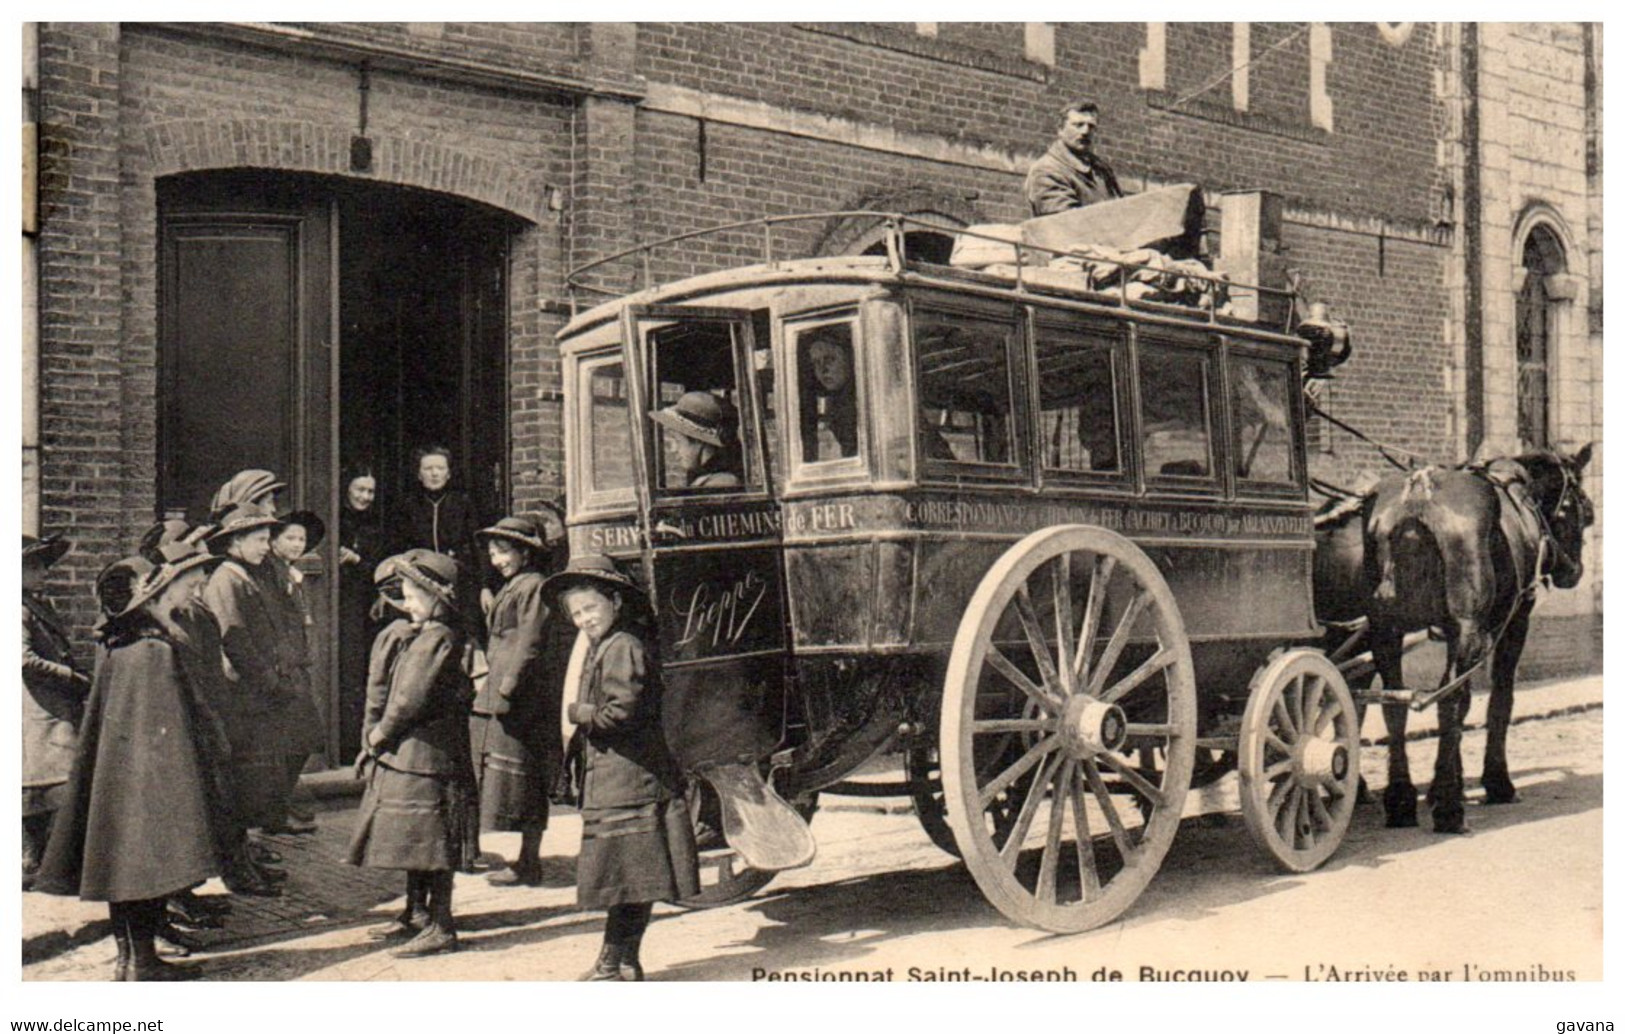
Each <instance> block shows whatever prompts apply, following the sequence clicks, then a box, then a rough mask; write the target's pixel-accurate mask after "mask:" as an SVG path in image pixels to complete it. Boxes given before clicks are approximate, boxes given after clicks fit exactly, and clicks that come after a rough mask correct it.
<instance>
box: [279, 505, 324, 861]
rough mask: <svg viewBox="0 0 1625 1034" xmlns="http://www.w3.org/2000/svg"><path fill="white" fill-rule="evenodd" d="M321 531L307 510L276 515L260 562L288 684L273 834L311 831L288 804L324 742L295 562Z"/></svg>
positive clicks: (310, 818)
mask: <svg viewBox="0 0 1625 1034" xmlns="http://www.w3.org/2000/svg"><path fill="white" fill-rule="evenodd" d="M326 534H327V525H326V523H325V522H323V521H322V519H321V518H320V517H318V516H316V515H315V514H314V513H312V512H311V511H309V510H297V511H295V512H293V513H290V514H286V515H284V516H282V517H279V518H277V523H276V524H274V525H272V527H271V552H270V553H269V554H267V556H266V558H265V563H264V565H263V567H264V569H265V571H266V573H267V574H268V575H269V576H270V579H271V581H272V582H273V583H274V584H275V585H276V587H277V590H278V591H277V593H276V594H274V597H273V598H274V599H276V601H277V606H276V608H275V611H276V614H277V617H278V625H277V635H278V647H277V666H278V668H279V670H280V671H281V672H282V677H283V680H284V681H285V682H286V683H287V684H288V685H287V691H288V698H289V699H288V704H287V707H286V709H285V710H284V712H283V715H282V719H283V728H284V731H285V733H286V739H285V742H284V747H285V749H286V751H287V753H286V754H284V755H283V760H284V763H285V764H286V769H285V771H284V775H285V777H286V778H285V782H286V784H287V794H286V798H287V800H288V802H289V803H288V809H289V810H288V811H287V812H285V813H284V815H283V818H282V821H281V822H280V823H278V824H277V826H276V827H275V832H279V833H310V832H313V831H314V830H315V829H316V826H315V825H314V819H315V816H314V815H312V814H311V813H309V812H307V811H303V810H302V809H299V808H298V807H297V806H295V805H294V803H293V795H294V790H295V789H296V788H297V787H298V784H299V773H300V772H302V771H304V767H305V761H306V759H308V758H309V757H310V755H312V754H315V753H318V752H320V751H321V750H323V749H324V748H325V747H326V746H327V742H326V739H325V737H324V736H323V729H324V728H325V726H324V723H323V722H322V717H321V713H320V712H319V711H317V710H316V703H315V700H314V698H313V697H312V695H311V694H312V691H313V690H314V688H315V682H314V680H313V678H312V674H311V669H312V666H313V660H312V657H311V652H310V651H311V645H310V628H311V625H312V624H314V619H313V618H312V616H311V607H310V600H309V599H308V597H307V594H306V591H305V574H304V572H303V571H301V570H300V569H299V567H298V561H299V559H300V558H301V557H303V556H305V555H306V554H307V553H311V552H314V551H315V549H316V547H317V546H319V545H321V543H322V539H323V538H324V537H325V536H326Z"/></svg>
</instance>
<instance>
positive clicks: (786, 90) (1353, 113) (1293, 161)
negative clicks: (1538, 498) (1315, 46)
mask: <svg viewBox="0 0 1625 1034" xmlns="http://www.w3.org/2000/svg"><path fill="white" fill-rule="evenodd" d="M870 28H871V30H872V31H871V32H870V33H869V34H868V36H867V38H868V39H870V40H872V41H873V42H858V41H856V40H855V39H853V38H851V36H849V35H835V34H832V33H833V32H835V31H836V30H835V29H834V28H830V29H829V30H828V31H815V29H814V28H812V27H807V26H798V25H794V24H789V23H774V24H765V25H715V24H705V25H695V24H669V23H656V24H643V25H640V26H639V30H638V31H639V35H638V71H639V72H641V73H642V74H643V75H644V76H646V77H647V78H648V79H649V80H650V81H651V82H661V83H672V84H676V85H679V86H686V87H690V88H694V89H704V90H708V91H713V92H716V93H721V94H727V95H730V96H736V97H744V98H748V99H751V100H758V101H763V102H767V103H770V104H775V105H781V106H783V107H786V108H791V109H799V110H806V109H810V110H816V111H821V112H826V113H830V114H835V115H840V116H842V117H846V118H851V119H854V120H858V121H867V122H876V123H879V124H882V125H887V126H895V127H897V128H898V129H902V130H906V131H909V132H918V133H935V134H940V135H943V136H946V137H951V138H954V139H959V140H964V141H968V142H975V143H985V144H989V145H992V146H994V147H999V148H1005V149H1008V150H1009V151H1011V152H1013V153H1018V154H1022V155H1027V154H1031V153H1035V152H1037V151H1039V150H1042V149H1043V147H1044V146H1046V145H1047V143H1048V140H1049V139H1050V137H1051V136H1052V135H1053V131H1054V124H1055V119H1056V113H1057V112H1058V110H1059V109H1060V108H1061V106H1062V105H1063V104H1064V103H1065V102H1066V101H1068V100H1070V99H1072V98H1073V97H1075V96H1079V95H1088V96H1093V97H1095V98H1096V99H1097V100H1099V101H1100V102H1101V104H1102V105H1103V108H1104V118H1103V125H1102V131H1101V141H1102V142H1101V149H1102V153H1104V154H1106V155H1108V156H1109V157H1110V158H1111V159H1112V160H1113V163H1114V166H1115V167H1116V168H1117V170H1118V172H1119V175H1120V176H1122V177H1125V178H1126V179H1128V180H1129V181H1130V182H1134V181H1137V180H1138V179H1141V178H1146V177H1149V178H1151V179H1154V180H1158V181H1161V182H1169V181H1174V180H1180V179H1191V180H1195V181H1197V182H1200V183H1202V184H1203V185H1204V186H1206V187H1208V188H1209V189H1213V190H1230V189H1245V188H1263V189H1269V190H1274V191H1276V192H1277V193H1281V194H1283V195H1285V196H1287V197H1288V198H1289V199H1291V200H1292V201H1293V202H1295V203H1297V204H1300V205H1305V206H1308V207H1312V208H1318V209H1322V210H1326V211H1335V212H1338V213H1340V214H1343V215H1346V216H1351V217H1386V218H1391V219H1395V220H1405V221H1411V222H1420V221H1422V220H1424V219H1425V218H1426V217H1427V215H1428V212H1429V204H1430V203H1431V191H1432V190H1433V188H1434V187H1435V185H1436V181H1437V168H1436V155H1435V148H1434V139H1435V132H1436V127H1437V123H1438V122H1439V120H1440V119H1441V118H1442V115H1441V113H1439V112H1437V111H1436V110H1435V108H1436V103H1435V99H1434V93H1433V70H1434V53H1433V49H1432V35H1431V32H1429V31H1428V30H1425V29H1424V30H1419V31H1417V32H1416V33H1414V34H1413V35H1412V37H1411V38H1410V39H1409V40H1408V41H1407V42H1406V43H1405V44H1404V46H1402V47H1394V46H1391V45H1389V44H1387V43H1385V42H1383V41H1382V39H1381V38H1380V36H1379V35H1378V33H1377V30H1376V28H1375V27H1374V26H1371V25H1368V24H1349V25H1339V26H1336V27H1335V28H1334V31H1333V37H1334V41H1335V42H1334V57H1333V63H1332V66H1331V69H1330V81H1329V86H1328V88H1329V90H1330V92H1331V93H1332V95H1333V98H1334V100H1335V102H1336V104H1337V118H1338V126H1339V131H1338V132H1336V133H1333V134H1329V135H1328V134H1324V133H1322V132H1320V131H1318V130H1311V129H1310V127H1309V116H1308V111H1309V101H1308V91H1309V77H1308V56H1307V55H1308V43H1307V36H1306V35H1303V34H1300V35H1299V36H1298V37H1297V38H1296V39H1295V40H1294V41H1293V42H1292V43H1291V44H1289V45H1288V46H1286V47H1284V48H1282V49H1281V50H1280V51H1277V52H1275V53H1272V54H1270V55H1268V56H1267V57H1264V58H1261V59H1260V60H1259V61H1258V63H1257V65H1256V67H1254V68H1252V69H1250V76H1251V82H1252V93H1253V98H1254V113H1255V115H1256V118H1255V119H1254V120H1253V122H1252V123H1248V122H1245V121H1243V122H1241V123H1240V124H1235V123H1234V122H1233V121H1231V122H1226V121H1222V120H1221V116H1222V115H1224V114H1226V113H1229V112H1230V99H1229V98H1230V92H1229V87H1228V84H1221V85H1220V86H1218V87H1217V88H1216V89H1215V90H1213V91H1210V92H1209V93H1206V94H1203V95H1202V97H1201V98H1199V99H1198V100H1195V101H1192V102H1191V103H1190V104H1188V105H1187V106H1185V107H1182V108H1181V109H1179V111H1168V110H1165V109H1164V108H1161V107H1158V106H1156V104H1158V103H1163V104H1166V103H1169V102H1172V101H1174V100H1178V99H1181V98H1182V97H1183V96H1184V95H1185V93H1187V92H1189V91H1192V90H1195V89H1196V88H1197V87H1199V86H1201V85H1203V84H1205V83H1206V82H1208V81H1209V80H1211V79H1213V78H1214V77H1216V76H1218V75H1220V74H1222V73H1223V72H1224V71H1225V69H1227V68H1228V67H1229V64H1230V57H1231V49H1230V47H1231V43H1230V39H1231V26H1230V25H1229V24H1228V23H1223V24H1211V25H1203V24H1176V25H1170V26H1169V27H1168V53H1167V68H1168V70H1169V72H1168V74H1169V79H1168V84H1167V89H1166V90H1165V91H1163V92H1162V93H1161V94H1158V95H1152V94H1148V93H1147V92H1146V91H1144V90H1142V89H1141V88H1140V87H1139V71H1138V54H1139V51H1140V49H1141V48H1142V47H1143V46H1144V45H1145V28H1144V26H1143V24H1141V23H1135V22H1113V23H1106V24H1088V25H1082V24H1062V25H1058V26H1056V33H1055V49H1056V64H1055V67H1054V69H1047V68H1044V67H1043V66H1041V65H1038V64H1036V63H1034V62H1029V61H1025V60H1023V59H1021V57H1020V55H1021V47H1020V37H1019V35H1016V34H1015V33H1014V29H1016V28H1019V26H1013V27H1012V32H1011V35H1010V36H1009V39H1008V40H1006V41H1005V42H1004V43H1003V45H1002V49H991V50H990V45H992V44H996V43H997V42H998V41H997V40H996V39H989V38H987V37H986V36H985V35H983V36H977V37H975V45H974V46H972V45H968V44H967V45H962V46H959V47H958V48H957V52H958V53H960V54H961V55H962V56H963V57H964V60H965V62H966V63H965V64H962V65H958V66H956V65H955V64H954V63H953V62H952V60H951V58H952V57H953V55H954V54H955V53H956V47H955V45H954V40H955V39H956V32H957V30H955V31H950V28H949V26H948V25H946V24H944V25H943V26H942V27H941V28H940V29H939V35H938V37H937V38H936V39H934V40H929V41H926V43H928V44H930V45H931V48H932V51H933V52H936V51H940V52H941V54H942V56H941V57H935V56H928V54H927V53H926V52H925V51H924V50H923V45H922V44H920V43H919V41H918V38H917V37H916V36H915V35H914V34H913V33H912V31H911V29H910V27H908V26H891V27H870ZM1301 28H1302V26H1271V25H1255V26H1254V27H1253V48H1252V49H1253V53H1254V54H1255V55H1257V54H1261V53H1262V52H1263V51H1264V49H1265V48H1267V47H1269V46H1270V45H1271V44H1272V43H1274V42H1276V41H1277V40H1279V39H1283V38H1285V37H1286V36H1288V35H1290V34H1291V33H1293V32H1296V31H1297V30H1298V29H1301ZM854 35H855V34H854ZM905 47H906V48H910V49H902V48H905ZM987 52H992V53H997V54H1000V55H1001V56H1002V57H1003V58H1004V61H1003V62H1002V63H999V64H993V63H990V62H981V63H976V61H975V59H976V58H977V57H978V56H979V55H980V54H982V53H987ZM1214 108H1217V109H1219V110H1218V111H1217V112H1216V111H1214V110H1213V109H1214ZM1345 126H1346V127H1347V128H1346V129H1345V128H1344V127H1345ZM1287 129H1290V130H1293V131H1294V133H1293V134H1292V135H1286V133H1285V130H1287Z"/></svg>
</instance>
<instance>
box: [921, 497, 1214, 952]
mask: <svg viewBox="0 0 1625 1034" xmlns="http://www.w3.org/2000/svg"><path fill="white" fill-rule="evenodd" d="M1146 750H1150V751H1153V752H1156V753H1158V754H1159V755H1160V757H1161V758H1162V764H1161V765H1160V767H1159V768H1158V769H1157V770H1155V771H1151V772H1149V774H1148V773H1147V771H1146V770H1145V769H1144V768H1143V766H1141V765H1140V764H1139V763H1138V761H1137V758H1138V757H1139V755H1140V753H1141V752H1142V751H1146ZM1195 750H1196V684H1195V674H1194V667H1193V664H1192V661H1191V652H1190V643H1189V641H1188V640H1187V638H1186V635H1185V627H1184V622H1183V621H1182V619H1181V618H1180V614H1179V608H1178V605H1177V604H1176V602H1175V600H1174V597H1173V593H1172V592H1171V591H1170V590H1169V588H1168V584H1167V582H1166V581H1165V580H1164V579H1163V577H1162V574H1161V572H1159V571H1158V570H1157V567H1156V565H1155V564H1154V563H1152V561H1151V559H1150V558H1149V557H1148V556H1146V554H1145V553H1144V552H1143V551H1142V550H1141V549H1140V548H1139V547H1138V546H1136V545H1135V544H1134V543H1133V542H1131V541H1129V540H1128V539H1126V538H1124V537H1123V536H1121V535H1118V534H1117V533H1115V532H1112V531H1108V530H1106V529H1104V528H1097V527H1093V526H1088V525H1063V526H1059V527H1053V528H1047V529H1044V530H1041V531H1037V532H1034V533H1032V534H1031V535H1028V536H1027V537H1026V538H1024V539H1022V540H1021V541H1020V542H1018V543H1016V544H1015V545H1014V546H1012V547H1011V548H1010V549H1009V550H1008V551H1007V552H1006V553H1005V554H1004V555H1003V556H1002V557H1001V558H1000V559H999V560H998V562H997V563H995V564H994V565H993V567H992V568H991V569H990V570H989V571H988V572H987V574H986V575H985V576H984V577H983V579H982V581H981V584H980V585H979V586H978V587H977V589H976V592H975V594H974V595H973V596H972V597H971V601H970V604H969V606H968V607H967V608H966V612H965V616H964V618H963V619H962V620H961V621H960V625H959V630H958V633H957V634H956V636H955V638H954V645H953V652H952V654H951V656H950V658H949V663H948V673H947V679H946V684H945V686H944V690H943V705H942V722H941V751H940V753H941V759H942V765H941V769H942V787H943V796H944V799H945V803H946V806H947V812H948V815H947V817H948V825H949V827H950V828H951V829H952V831H953V834H954V840H955V842H956V843H957V845H958V846H959V853H960V855H961V856H962V857H963V858H964V859H965V864H966V866H967V867H968V868H969V869H970V871H971V875H972V876H973V877H974V878H975V879H976V883H977V886H978V887H979V888H980V889H981V891H982V893H983V894H984V895H985V896H986V897H987V899H988V901H989V902H990V903H992V904H993V905H994V907H996V908H998V909H999V911H1000V912H1002V913H1004V915H1006V916H1007V917H1009V918H1010V919H1013V920H1015V921H1017V922H1020V923H1024V924H1027V925H1031V926H1037V927H1041V928H1043V929H1046V930H1052V931H1056V932H1061V933H1074V932H1078V931H1081V930H1088V929H1092V928H1094V927H1097V926H1100V925H1102V924H1103V923H1107V922H1110V921H1111V920H1112V919H1114V918H1116V917H1117V916H1119V915H1121V914H1122V913H1123V911H1125V910H1126V909H1127V908H1128V907H1129V906H1130V905H1131V904H1133V903H1134V901H1135V900H1136V899H1137V898H1138V897H1139V895H1140V892H1141V891H1142V890H1143V889H1144V888H1145V886H1146V884H1148V883H1149V882H1150V880H1151V877H1152V876H1154V875H1155V874H1156V871H1157V869H1158V867H1159V866H1160V865H1161V864H1162V859H1163V856H1164V855H1166V854H1167V851H1168V847H1169V845H1170V844H1172V842H1173V838H1174V834H1175V832H1176V831H1177V830H1178V828H1179V821H1180V817H1181V813H1182V811H1183V808H1184V804H1185V795H1186V791H1187V790H1188V789H1189V787H1190V781H1191V771H1192V766H1193V764H1194V760H1195Z"/></svg>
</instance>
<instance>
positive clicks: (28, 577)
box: [22, 535, 90, 889]
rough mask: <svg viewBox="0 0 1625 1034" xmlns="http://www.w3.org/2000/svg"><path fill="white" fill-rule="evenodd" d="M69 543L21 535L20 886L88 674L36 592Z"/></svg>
mask: <svg viewBox="0 0 1625 1034" xmlns="http://www.w3.org/2000/svg"><path fill="white" fill-rule="evenodd" d="M70 548H72V544H71V543H69V542H68V540H67V539H64V538H62V537H60V536H56V535H52V536H49V537H47V538H44V539H38V538H35V537H34V536H32V535H24V536H23V860H22V862H23V887H24V888H25V889H26V888H27V887H28V885H29V883H30V882H32V881H33V878H34V872H35V871H36V870H37V869H38V868H39V860H40V855H41V853H43V852H44V850H45V841H46V839H47V838H48V837H49V836H50V831H51V815H52V813H54V812H55V811H56V809H57V807H58V805H59V804H60V802H61V797H62V787H63V785H64V784H65V783H67V781H68V773H69V772H70V771H71V770H72V768H73V748H74V744H75V742H76V741H77V739H78V732H77V730H78V727H79V717H80V715H81V713H82V712H83V711H84V705H85V694H86V693H88V692H90V678H89V677H88V676H87V675H85V674H84V673H83V672H81V671H79V670H78V669H77V668H76V667H74V663H73V648H72V643H71V641H70V640H69V639H68V631H67V626H66V625H64V624H63V623H62V619H61V617H59V616H58V615H57V612H56V608H54V607H52V606H51V604H50V602H49V601H48V600H46V598H45V597H44V596H43V595H42V594H41V590H42V589H43V588H44V587H45V572H46V570H47V569H49V568H50V566H51V565H52V564H54V563H56V562H57V561H58V560H60V559H61V558H62V556H63V554H65V553H67V552H68V550H69V549H70Z"/></svg>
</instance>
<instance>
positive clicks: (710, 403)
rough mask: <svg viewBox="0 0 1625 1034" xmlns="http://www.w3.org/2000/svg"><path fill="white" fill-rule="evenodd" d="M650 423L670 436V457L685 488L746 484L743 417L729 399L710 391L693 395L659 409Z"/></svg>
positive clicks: (718, 487) (668, 452) (685, 396)
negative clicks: (741, 442)
mask: <svg viewBox="0 0 1625 1034" xmlns="http://www.w3.org/2000/svg"><path fill="white" fill-rule="evenodd" d="M649 419H651V420H653V421H654V422H655V423H656V424H659V425H660V426H661V428H663V429H664V430H666V431H669V432H673V433H672V434H671V435H669V436H668V438H667V441H668V443H669V446H670V448H669V450H668V451H667V453H666V454H667V455H669V456H672V457H673V458H675V460H676V464H677V468H678V471H677V472H680V474H681V476H682V484H681V486H679V487H685V488H709V489H713V490H716V489H732V488H738V487H739V486H740V485H741V484H742V483H743V482H742V481H741V476H742V475H743V473H744V462H743V460H742V458H741V456H740V451H739V413H738V411H737V410H735V409H734V407H733V405H732V404H731V403H729V402H728V401H727V400H726V399H723V398H721V397H719V396H717V395H714V394H712V393H711V392H709V391H690V392H688V393H686V394H684V395H683V397H682V398H680V399H678V400H677V401H676V403H675V404H673V405H670V406H667V407H666V408H664V409H657V410H655V411H654V412H652V413H650V414H649Z"/></svg>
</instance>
